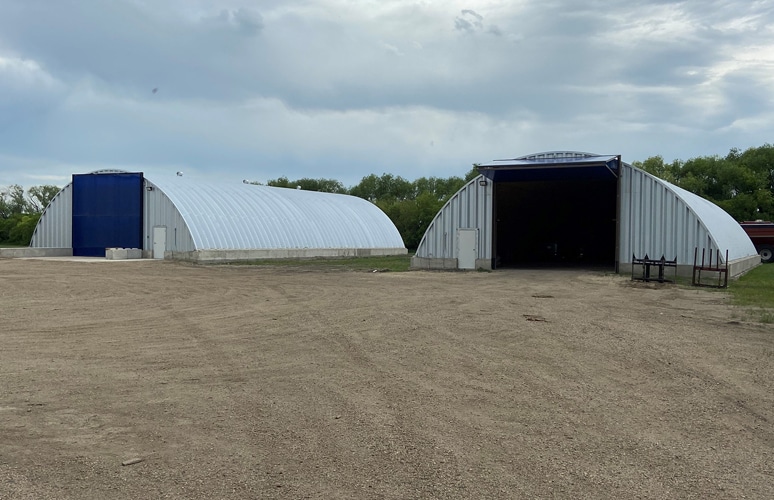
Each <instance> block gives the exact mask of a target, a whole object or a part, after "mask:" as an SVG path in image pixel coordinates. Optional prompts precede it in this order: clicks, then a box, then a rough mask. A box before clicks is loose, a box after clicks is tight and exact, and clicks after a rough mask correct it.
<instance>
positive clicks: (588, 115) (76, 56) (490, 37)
mask: <svg viewBox="0 0 774 500" xmlns="http://www.w3.org/2000/svg"><path fill="white" fill-rule="evenodd" d="M767 142H769V143H771V142H774V1H772V0H757V1H756V0H689V1H668V0H654V1H644V0H584V1H580V0H498V1H495V0H492V1H483V0H481V1H478V0H470V1H462V2H460V1H456V0H414V1H411V0H309V1H292V0H111V1H107V0H0V186H7V185H9V184H13V183H16V184H21V185H23V186H25V187H29V186H32V185H38V184H57V185H60V186H63V185H64V184H66V183H67V182H69V180H70V175H71V174H73V173H86V172H90V171H94V170H98V169H105V168H115V169H122V170H130V171H141V172H145V174H146V176H148V177H150V178H151V179H153V177H154V176H161V175H166V174H169V173H172V174H174V172H176V171H179V170H180V171H183V172H185V175H186V176H187V177H188V176H190V177H195V178H202V179H223V180H230V179H233V180H234V181H235V182H240V181H241V180H242V179H248V180H254V181H260V182H266V181H267V180H268V179H274V178H277V177H280V176H286V177H289V178H291V179H295V178H300V177H312V178H321V177H323V178H333V179H337V180H340V181H342V182H343V183H344V184H345V185H346V186H352V185H354V184H357V183H358V182H359V181H360V179H361V178H362V177H364V176H366V175H369V174H372V173H373V174H377V175H381V174H382V173H391V174H394V175H400V176H403V177H405V178H407V179H409V180H414V179H416V178H418V177H422V176H426V177H427V176H438V177H449V176H452V175H459V176H462V175H464V174H465V173H466V172H467V171H468V170H470V168H471V166H472V164H473V163H480V162H486V161H490V160H495V159H502V158H514V157H517V156H521V155H525V154H529V153H536V152H540V151H550V150H581V151H590V152H595V153H601V154H621V155H623V159H624V161H628V162H632V161H635V160H644V159H646V158H647V157H649V156H653V155H657V154H661V155H663V156H664V157H665V158H666V159H667V160H672V159H676V158H680V159H688V158H691V157H695V156H703V155H714V154H719V155H725V154H726V153H727V152H728V150H729V149H730V148H732V147H738V148H741V149H746V148H748V147H751V146H760V145H763V144H764V143H767Z"/></svg>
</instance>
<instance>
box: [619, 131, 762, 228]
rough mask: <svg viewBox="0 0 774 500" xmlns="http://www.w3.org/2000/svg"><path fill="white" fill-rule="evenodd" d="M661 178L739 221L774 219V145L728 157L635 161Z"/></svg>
mask: <svg viewBox="0 0 774 500" xmlns="http://www.w3.org/2000/svg"><path fill="white" fill-rule="evenodd" d="M633 165H634V166H635V167H638V168H641V169H643V170H645V171H646V172H649V173H651V174H653V175H655V176H657V177H659V178H661V179H664V180H666V181H668V182H671V183H673V184H676V185H677V186H680V187H681V188H683V189H686V190H688V191H690V192H692V193H694V194H697V195H699V196H701V197H703V198H706V199H708V200H710V201H712V202H713V203H715V204H717V205H718V206H720V207H721V208H723V209H724V210H725V211H726V212H728V213H729V214H730V215H731V216H732V217H734V218H735V219H736V220H738V221H742V220H755V219H768V220H774V146H772V145H770V144H765V145H763V146H761V147H758V148H750V149H747V150H746V151H744V152H741V151H740V150H739V149H737V148H732V149H731V150H730V151H729V152H728V154H727V155H726V156H725V157H721V156H717V155H716V156H699V157H695V158H691V159H689V160H688V161H685V162H683V161H681V160H675V161H673V162H672V163H665V162H664V159H663V158H662V157H661V156H652V157H650V158H648V159H647V160H645V161H644V162H634V163H633Z"/></svg>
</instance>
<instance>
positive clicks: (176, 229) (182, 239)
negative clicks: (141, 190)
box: [143, 179, 196, 252]
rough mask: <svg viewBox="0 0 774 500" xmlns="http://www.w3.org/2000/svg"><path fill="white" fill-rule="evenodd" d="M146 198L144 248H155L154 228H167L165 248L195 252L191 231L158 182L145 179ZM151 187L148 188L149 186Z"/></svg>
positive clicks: (144, 205) (144, 203) (144, 207)
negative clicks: (153, 239)
mask: <svg viewBox="0 0 774 500" xmlns="http://www.w3.org/2000/svg"><path fill="white" fill-rule="evenodd" d="M145 187H146V190H145V200H144V202H143V211H144V214H143V217H144V221H143V250H148V251H150V250H153V241H152V238H153V228H154V227H156V226H164V227H166V228H167V241H166V245H165V248H166V249H167V250H168V251H172V252H193V251H194V250H196V247H195V246H194V242H193V238H191V232H190V231H189V230H188V225H187V224H186V222H185V220H184V219H183V217H182V216H181V215H180V212H179V211H178V210H177V208H176V207H175V205H174V203H172V201H171V200H170V199H169V197H168V196H167V195H166V194H165V193H164V192H163V191H162V190H161V189H160V188H159V186H157V185H156V184H154V183H152V182H150V181H149V180H148V179H145ZM149 187H150V188H151V189H150V190H148V189H147V188H149Z"/></svg>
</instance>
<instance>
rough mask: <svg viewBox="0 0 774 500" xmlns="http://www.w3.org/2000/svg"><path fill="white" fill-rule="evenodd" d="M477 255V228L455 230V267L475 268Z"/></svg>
mask: <svg viewBox="0 0 774 500" xmlns="http://www.w3.org/2000/svg"><path fill="white" fill-rule="evenodd" d="M477 256H478V229H475V228H474V229H458V230H457V267H458V268H460V269H475V268H476V257H477Z"/></svg>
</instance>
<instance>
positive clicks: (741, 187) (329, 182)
mask: <svg viewBox="0 0 774 500" xmlns="http://www.w3.org/2000/svg"><path fill="white" fill-rule="evenodd" d="M632 165H634V166H635V167H638V168H641V169H643V170H645V171H646V172H649V173H651V174H653V175H655V176H657V177H660V178H662V179H664V180H666V181H668V182H671V183H672V184H675V185H677V186H679V187H682V188H683V189H686V190H688V191H691V192H692V193H695V194H697V195H699V196H701V197H703V198H706V199H708V200H710V201H712V202H714V203H715V204H717V205H719V206H720V207H721V208H723V209H724V210H725V211H726V212H728V213H729V214H731V216H732V217H734V218H735V219H736V220H738V221H743V220H756V219H764V220H774V145H771V144H764V145H763V146H760V147H753V148H749V149H747V150H745V151H740V150H739V149H736V148H734V149H731V150H730V151H729V153H728V154H727V155H726V156H718V155H715V156H699V157H696V158H691V159H689V160H687V161H683V160H674V161H672V162H666V161H664V158H663V157H662V156H651V157H649V158H648V159H646V160H645V161H635V162H633V163H632ZM477 175H478V172H477V171H476V169H475V168H473V169H471V170H470V171H469V172H467V174H466V175H464V176H452V177H448V178H440V177H421V178H419V179H416V180H414V181H409V180H407V179H404V178H403V177H400V176H395V175H392V174H387V173H385V174H382V175H381V176H377V175H375V174H371V175H368V176H366V177H363V178H362V179H361V180H360V182H359V183H358V184H357V185H355V186H352V187H346V186H344V184H342V183H341V182H340V181H337V180H335V179H311V178H301V179H296V180H290V179H288V178H287V177H279V178H277V179H272V180H269V181H268V182H267V183H266V184H267V185H269V186H274V187H284V188H291V189H299V188H300V189H305V190H308V191H323V192H328V193H340V194H349V195H352V196H358V197H360V198H364V199H366V200H368V201H370V202H372V203H374V204H375V205H377V206H378V207H379V208H380V209H382V211H384V213H386V214H387V216H388V217H389V218H390V219H391V220H392V222H393V223H394V224H395V226H396V227H397V228H398V231H400V234H401V236H402V237H403V242H404V243H405V245H406V247H407V248H409V249H416V248H417V246H418V245H419V242H420V240H421V239H422V236H423V235H424V233H425V230H427V227H428V225H429V224H430V222H431V221H432V220H433V217H435V215H436V214H437V213H438V211H439V210H440V209H441V207H442V206H443V205H444V203H446V202H447V201H448V200H449V198H451V197H452V196H453V195H454V194H455V193H456V192H457V191H459V189H460V188H461V187H462V186H463V185H465V183H466V182H468V181H469V180H471V179H473V178H474V177H476V176H477ZM58 191H59V188H58V187H56V186H33V187H31V188H29V190H27V191H25V190H24V189H23V188H22V187H21V186H18V185H13V186H10V187H8V188H5V189H0V244H2V243H6V244H8V243H10V244H18V245H26V244H28V243H29V241H30V238H31V237H32V233H33V231H34V230H35V225H36V224H37V222H38V219H39V218H40V214H41V212H42V211H43V209H45V207H46V206H47V205H48V202H49V201H50V200H51V199H52V198H53V197H54V196H55V195H56V193H57V192H58Z"/></svg>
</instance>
